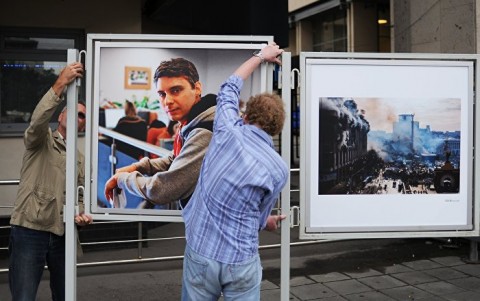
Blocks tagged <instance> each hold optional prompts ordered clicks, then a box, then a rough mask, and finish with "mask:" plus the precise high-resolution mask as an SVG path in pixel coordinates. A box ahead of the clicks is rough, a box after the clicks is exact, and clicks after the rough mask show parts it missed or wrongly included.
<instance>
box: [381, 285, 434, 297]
mask: <svg viewBox="0 0 480 301" xmlns="http://www.w3.org/2000/svg"><path fill="white" fill-rule="evenodd" d="M381 292H382V293H384V294H385V295H388V296H390V297H392V298H394V299H396V300H402V301H403V300H405V301H406V300H424V299H426V298H429V297H436V296H435V295H433V294H430V293H429V292H426V291H424V290H421V289H419V288H416V287H414V286H411V285H408V286H402V287H395V288H389V289H385V290H382V291H381Z"/></svg>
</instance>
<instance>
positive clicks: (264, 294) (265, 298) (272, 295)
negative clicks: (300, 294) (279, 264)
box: [260, 289, 300, 301]
mask: <svg viewBox="0 0 480 301" xmlns="http://www.w3.org/2000/svg"><path fill="white" fill-rule="evenodd" d="M280 297H281V292H280V289H275V290H266V291H261V292H260V300H262V301H278V300H280ZM289 300H291V301H300V299H298V298H296V297H295V296H292V294H290V298H289Z"/></svg>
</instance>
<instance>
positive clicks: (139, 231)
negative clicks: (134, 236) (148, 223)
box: [138, 222, 143, 259]
mask: <svg viewBox="0 0 480 301" xmlns="http://www.w3.org/2000/svg"><path fill="white" fill-rule="evenodd" d="M142 225H143V223H142V222H138V258H139V259H141V258H142V243H143V241H142V238H143V237H142V232H143V231H142Z"/></svg>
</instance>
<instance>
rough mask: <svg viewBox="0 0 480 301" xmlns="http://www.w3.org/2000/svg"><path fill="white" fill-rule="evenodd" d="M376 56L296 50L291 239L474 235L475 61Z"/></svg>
mask: <svg viewBox="0 0 480 301" xmlns="http://www.w3.org/2000/svg"><path fill="white" fill-rule="evenodd" d="M376 55H377V57H375V54H357V55H355V54H352V55H350V54H349V57H347V58H345V57H341V55H340V54H338V53H337V54H332V57H329V56H328V54H324V53H323V54H320V53H304V54H302V57H301V68H302V71H301V72H302V76H303V78H304V79H305V80H304V81H303V83H304V86H302V98H301V113H302V114H303V115H302V116H301V129H302V132H301V135H303V137H305V139H302V140H303V143H302V149H303V152H302V154H301V166H300V171H301V174H300V177H301V182H300V186H301V187H300V191H301V207H300V208H301V216H302V218H301V237H302V238H308V239H311V238H374V237H375V238H376V237H378V238H381V237H411V236H415V237H417V236H425V237H435V236H442V237H447V236H449V235H450V236H457V237H458V236H462V235H464V236H474V235H478V218H476V215H475V214H474V209H475V207H478V206H474V199H473V191H474V186H475V183H474V182H473V175H474V168H473V166H474V161H473V148H474V136H475V128H474V117H475V116H474V112H475V107H474V105H473V103H474V101H473V97H474V95H475V93H474V79H475V77H474V74H475V64H476V62H475V61H476V58H474V57H460V58H459V57H448V56H444V57H433V58H432V57H427V56H421V57H415V56H414V55H403V56H402V55H397V56H393V57H378V56H379V54H376ZM352 58H353V59H352Z"/></svg>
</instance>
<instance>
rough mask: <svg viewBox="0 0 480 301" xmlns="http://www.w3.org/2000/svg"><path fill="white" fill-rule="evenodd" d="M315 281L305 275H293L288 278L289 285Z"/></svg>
mask: <svg viewBox="0 0 480 301" xmlns="http://www.w3.org/2000/svg"><path fill="white" fill-rule="evenodd" d="M312 283H315V282H314V281H313V280H312V279H309V278H307V277H305V276H299V277H293V278H291V279H290V287H292V286H299V285H305V284H312Z"/></svg>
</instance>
